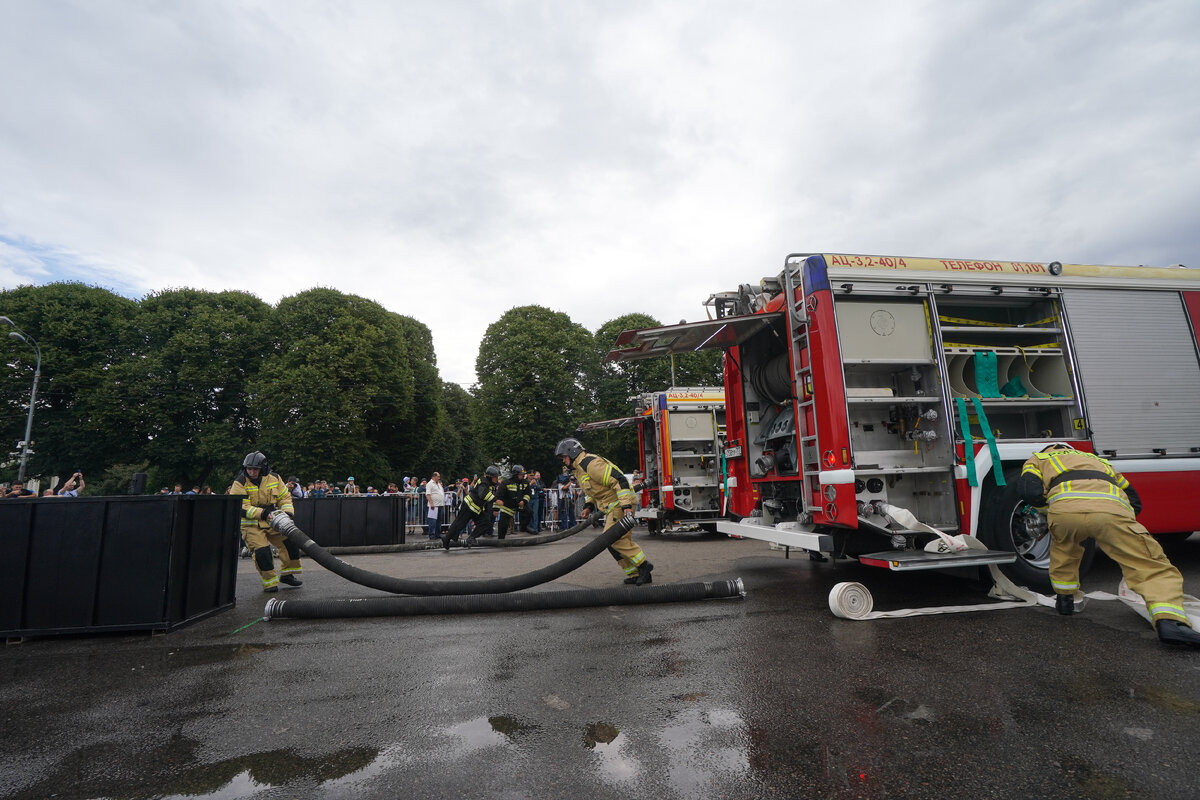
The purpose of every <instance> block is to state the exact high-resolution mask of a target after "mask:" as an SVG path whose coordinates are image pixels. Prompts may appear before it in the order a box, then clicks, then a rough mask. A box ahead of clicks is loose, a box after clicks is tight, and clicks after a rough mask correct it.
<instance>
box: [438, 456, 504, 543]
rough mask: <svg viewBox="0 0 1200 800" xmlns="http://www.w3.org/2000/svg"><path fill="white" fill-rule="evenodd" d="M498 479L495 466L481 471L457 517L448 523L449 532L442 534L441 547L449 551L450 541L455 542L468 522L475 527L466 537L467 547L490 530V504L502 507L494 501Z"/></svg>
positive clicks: (497, 469) (498, 470)
mask: <svg viewBox="0 0 1200 800" xmlns="http://www.w3.org/2000/svg"><path fill="white" fill-rule="evenodd" d="M499 479H500V468H499V467H497V466H490V467H488V468H487V469H485V470H484V471H483V477H482V478H476V479H475V482H474V483H472V484H471V489H470V490H469V491H468V492H467V496H466V497H464V498H463V501H462V504H461V505H459V507H458V515H457V516H456V517H455V518H454V522H452V523H450V528H449V530H447V531H446V532H445V533H443V534H442V547H444V548H445V549H447V550H449V549H450V540H451V539H453V540H454V541H456V542H457V541H458V536H459V534H461V533H462V532H463V529H464V528H466V527H467V523H468V522H474V523H475V527H474V528H472V530H471V533H470V534H468V535H467V547H470V546H471V545H473V544H475V539H476V538H477V537H479V536H482V535H483V534H484V532H485V531H488V530H491V527H492V503H493V502H495V503H497V504H499V505H501V506H503V502H502V501H499V500H496V493H495V492H496V482H497V481H498V480H499Z"/></svg>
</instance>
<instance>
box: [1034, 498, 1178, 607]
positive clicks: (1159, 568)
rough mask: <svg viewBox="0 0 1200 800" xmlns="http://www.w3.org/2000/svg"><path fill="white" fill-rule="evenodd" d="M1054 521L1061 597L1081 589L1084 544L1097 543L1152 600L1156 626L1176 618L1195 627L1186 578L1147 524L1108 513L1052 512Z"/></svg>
mask: <svg viewBox="0 0 1200 800" xmlns="http://www.w3.org/2000/svg"><path fill="white" fill-rule="evenodd" d="M1049 516H1050V537H1051V545H1050V583H1051V585H1052V586H1053V587H1054V591H1055V592H1056V593H1058V594H1072V593H1074V592H1076V591H1078V590H1079V562H1080V560H1081V559H1082V558H1083V543H1084V541H1085V540H1086V539H1089V538H1092V539H1095V540H1096V545H1097V546H1098V547H1099V548H1100V549H1101V550H1102V551H1104V554H1105V555H1107V556H1108V557H1109V558H1111V559H1112V560H1113V561H1115V562H1117V565H1118V566H1119V567H1120V568H1121V574H1122V575H1124V576H1125V582H1126V583H1127V584H1129V588H1130V589H1132V590H1133V591H1135V592H1137V593H1138V594H1140V595H1141V596H1142V598H1143V599H1144V600H1145V601H1146V608H1147V610H1148V611H1149V612H1150V620H1151V623H1152V624H1157V623H1158V621H1159V620H1161V619H1172V620H1176V621H1178V622H1182V623H1183V624H1184V625H1188V626H1190V625H1191V622H1190V621H1189V620H1188V616H1187V612H1186V611H1185V610H1184V608H1183V575H1181V574H1180V572H1179V570H1178V569H1176V568H1175V565H1173V564H1172V563H1171V562H1170V561H1169V560H1168V559H1167V556H1166V554H1164V553H1163V549H1162V545H1160V544H1159V543H1158V541H1157V540H1156V539H1155V538H1154V537H1153V536H1151V535H1150V534H1149V532H1148V531H1147V530H1146V529H1145V528H1144V527H1143V526H1142V525H1141V523H1139V522H1138V521H1137V520H1135V519H1133V518H1131V517H1129V516H1128V515H1125V514H1113V513H1109V512H1107V511H1075V512H1070V511H1055V510H1054V509H1053V507H1051V509H1050V515H1049Z"/></svg>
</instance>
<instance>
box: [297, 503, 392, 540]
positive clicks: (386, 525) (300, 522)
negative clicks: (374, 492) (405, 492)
mask: <svg viewBox="0 0 1200 800" xmlns="http://www.w3.org/2000/svg"><path fill="white" fill-rule="evenodd" d="M404 500H405V498H404V497H403V496H402V495H379V496H376V497H366V496H351V497H306V498H303V499H300V500H295V501H294V502H293V505H294V506H295V508H296V513H295V520H296V525H297V527H299V528H300V530H302V531H304V532H305V533H306V534H308V536H309V537H310V538H311V539H312V540H313V541H314V542H316V543H317V544H319V545H321V546H322V547H361V546H363V545H383V544H404V541H405V537H404V521H405V513H404V512H405V505H404Z"/></svg>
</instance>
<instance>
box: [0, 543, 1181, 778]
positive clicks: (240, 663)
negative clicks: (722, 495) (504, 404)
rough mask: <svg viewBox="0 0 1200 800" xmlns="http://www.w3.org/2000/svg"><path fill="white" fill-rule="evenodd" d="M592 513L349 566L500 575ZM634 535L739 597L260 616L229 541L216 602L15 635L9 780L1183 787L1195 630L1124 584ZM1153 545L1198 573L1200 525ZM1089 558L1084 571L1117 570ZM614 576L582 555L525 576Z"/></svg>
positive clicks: (310, 573)
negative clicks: (200, 616) (503, 536)
mask: <svg viewBox="0 0 1200 800" xmlns="http://www.w3.org/2000/svg"><path fill="white" fill-rule="evenodd" d="M593 535H595V534H594V533H593V532H592V531H589V532H587V533H583V534H579V535H578V536H576V537H572V538H569V539H565V540H563V541H560V542H555V543H551V544H545V545H539V546H537V547H518V548H506V549H504V550H497V549H484V548H476V549H474V550H470V551H465V550H463V551H454V552H451V553H444V552H441V551H426V552H414V553H395V554H380V555H370V556H345V557H344V558H345V560H347V561H348V562H351V563H353V564H355V565H358V566H361V567H364V568H366V569H370V570H372V571H376V572H380V573H383V574H388V575H394V576H400V577H409V578H417V577H428V578H439V579H453V578H465V577H476V578H477V577H499V576H505V575H512V574H518V573H522V572H526V571H529V570H531V569H535V568H538V567H541V566H544V565H546V564H548V563H550V562H552V561H556V560H558V559H559V558H561V557H563V556H565V555H566V554H568V553H570V552H571V551H572V550H574V549H576V548H578V547H580V546H582V544H583V543H584V540H585V539H586V538H587V537H590V536H593ZM636 539H637V541H639V543H641V544H642V545H643V547H644V548H645V549H646V551H647V553H648V555H649V558H650V560H651V561H652V562H653V563H654V564H655V566H656V570H655V573H654V576H655V585H658V584H661V583H664V582H682V581H693V580H711V579H716V578H732V577H740V578H741V579H742V580H743V581H744V583H745V586H746V589H747V595H746V597H745V598H744V599H722V600H704V601H696V602H689V603H672V604H657V605H642V606H602V607H596V608H583V609H571V610H549V611H526V612H515V613H489V614H467V615H451V616H415V617H389V618H371V619H312V620H300V619H279V620H270V621H256V620H258V619H259V618H260V617H261V616H262V613H263V606H264V597H265V596H264V595H263V594H262V593H261V591H260V590H259V587H258V578H257V575H256V574H255V573H254V571H253V569H252V567H251V563H250V562H249V561H239V563H238V573H239V574H238V602H237V607H236V608H234V609H231V610H229V611H225V612H222V613H220V614H217V615H214V616H212V617H209V618H207V619H204V620H201V621H199V622H197V623H194V624H192V625H189V626H186V627H184V628H180V629H177V630H175V631H172V632H170V633H167V634H158V635H150V634H145V633H137V634H108V635H102V636H70V637H45V638H36V639H28V640H26V641H24V642H21V643H11V644H8V645H7V646H6V647H5V648H4V649H3V651H2V654H0V665H2V667H3V674H4V680H3V684H2V686H0V719H2V720H3V725H2V726H0V798H39V799H40V798H48V797H60V798H160V797H169V798H183V797H187V798H310V797H311V798H349V797H386V798H390V797H414V798H560V797H561V798H579V797H595V798H610V797H611V798H718V797H726V798H760V797H762V798H771V797H780V798H800V797H820V798H885V797H886V798H892V797H895V798H939V799H941V798H958V797H962V798H974V799H978V798H992V797H995V798H1023V797H1029V798H1034V797H1036V798H1119V797H1135V798H1195V797H1198V796H1200V764H1198V762H1200V746H1198V745H1200V729H1198V723H1200V651H1197V652H1189V651H1176V650H1169V649H1166V648H1164V647H1162V646H1160V645H1159V644H1158V643H1157V640H1156V639H1155V637H1154V634H1153V632H1152V630H1151V628H1150V627H1149V625H1148V623H1146V622H1145V621H1143V620H1142V619H1141V618H1140V617H1138V616H1137V615H1136V614H1135V613H1133V612H1132V611H1130V610H1128V609H1127V608H1125V607H1124V606H1123V605H1121V604H1120V603H1117V602H1092V603H1089V604H1088V606H1087V607H1086V609H1085V611H1084V613H1082V614H1080V615H1077V616H1076V617H1074V618H1070V619H1067V618H1064V617H1060V616H1058V615H1057V614H1055V613H1054V612H1053V610H1051V609H1046V608H1028V609H1018V610H1003V611H988V612H978V613H965V614H954V615H942V616H922V617H912V618H904V619H884V620H873V621H848V620H841V619H837V618H835V617H834V616H833V615H832V614H831V613H830V611H829V608H828V606H827V596H828V593H829V590H830V589H831V588H832V587H833V585H834V584H835V583H837V582H839V581H859V582H862V583H864V584H865V585H866V586H868V587H869V588H870V590H871V592H872V594H873V595H874V599H875V607H876V609H877V610H891V609H897V608H906V607H924V606H937V605H943V604H960V603H972V602H986V598H985V596H984V592H983V588H982V586H981V585H980V584H975V583H972V582H970V581H967V580H963V579H961V578H958V577H952V576H947V575H944V574H938V573H907V574H899V573H887V572H884V571H882V570H878V569H875V568H870V567H863V566H861V565H858V564H856V563H851V562H840V563H824V564H821V563H814V562H811V561H809V560H808V559H807V558H806V557H804V556H803V554H800V555H797V554H795V553H793V554H791V557H790V558H787V557H785V554H784V553H783V552H781V551H776V550H772V549H770V548H769V547H768V546H767V545H766V544H764V543H762V542H756V541H751V540H733V539H727V538H724V537H717V536H707V535H705V536H681V537H673V538H670V539H669V540H668V539H664V538H661V537H650V536H649V535H648V534H646V533H645V532H644V531H642V532H638V533H637V534H636ZM1172 556H1173V558H1174V560H1175V562H1176V564H1177V565H1179V566H1180V568H1181V569H1182V570H1183V572H1184V576H1185V580H1186V582H1187V583H1186V586H1187V588H1188V590H1189V591H1191V592H1192V593H1194V594H1200V591H1198V589H1200V535H1197V536H1193V537H1192V538H1191V539H1190V540H1188V541H1187V542H1184V543H1183V544H1182V545H1180V546H1178V547H1176V548H1174V549H1173V552H1172ZM1098 562H1099V563H1098V564H1097V566H1096V568H1095V569H1094V570H1093V572H1092V573H1091V575H1089V576H1088V578H1086V579H1085V589H1087V590H1104V591H1114V590H1115V587H1116V583H1117V580H1118V579H1119V573H1118V571H1117V570H1116V568H1115V567H1114V566H1113V565H1112V564H1111V563H1110V562H1108V561H1107V560H1104V559H1102V558H1099V559H1098ZM621 577H622V575H621V574H620V573H619V572H618V570H617V568H616V567H615V565H614V564H613V562H612V561H611V560H610V559H609V557H608V556H607V555H601V556H600V557H599V558H597V559H595V560H594V561H592V562H590V563H588V564H587V565H586V566H584V567H583V568H581V569H580V570H577V571H576V572H573V573H571V574H569V575H567V576H565V577H564V578H562V579H560V580H558V581H555V582H554V583H553V584H551V585H549V586H545V587H540V588H539V589H538V590H549V589H560V588H600V587H610V586H613V585H615V584H619V583H620V579H621ZM303 578H304V586H303V587H301V588H298V589H288V590H286V591H285V592H284V593H282V595H281V596H282V597H283V598H284V599H295V598H304V599H335V598H354V597H378V596H382V593H380V592H378V591H374V590H369V589H363V588H362V587H359V586H356V585H354V584H351V583H348V582H347V581H345V580H343V579H342V578H340V577H338V576H336V575H334V574H333V573H331V572H328V571H326V570H324V569H322V568H321V567H320V566H318V565H316V564H315V563H313V562H312V561H311V560H305V567H304V574H303ZM247 626H248V627H247Z"/></svg>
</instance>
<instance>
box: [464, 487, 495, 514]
mask: <svg viewBox="0 0 1200 800" xmlns="http://www.w3.org/2000/svg"><path fill="white" fill-rule="evenodd" d="M495 499H496V495H495V493H494V492H493V491H492V484H491V483H489V482H488V481H486V480H484V479H483V478H476V479H475V482H474V483H472V484H471V489H470V490H469V491H468V492H467V496H466V497H464V498H463V502H464V503H466V504H467V508H469V509H471V513H473V514H476V515H479V514H482V513H483V512H484V509H487V508H491V505H492V503H493V501H495Z"/></svg>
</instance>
